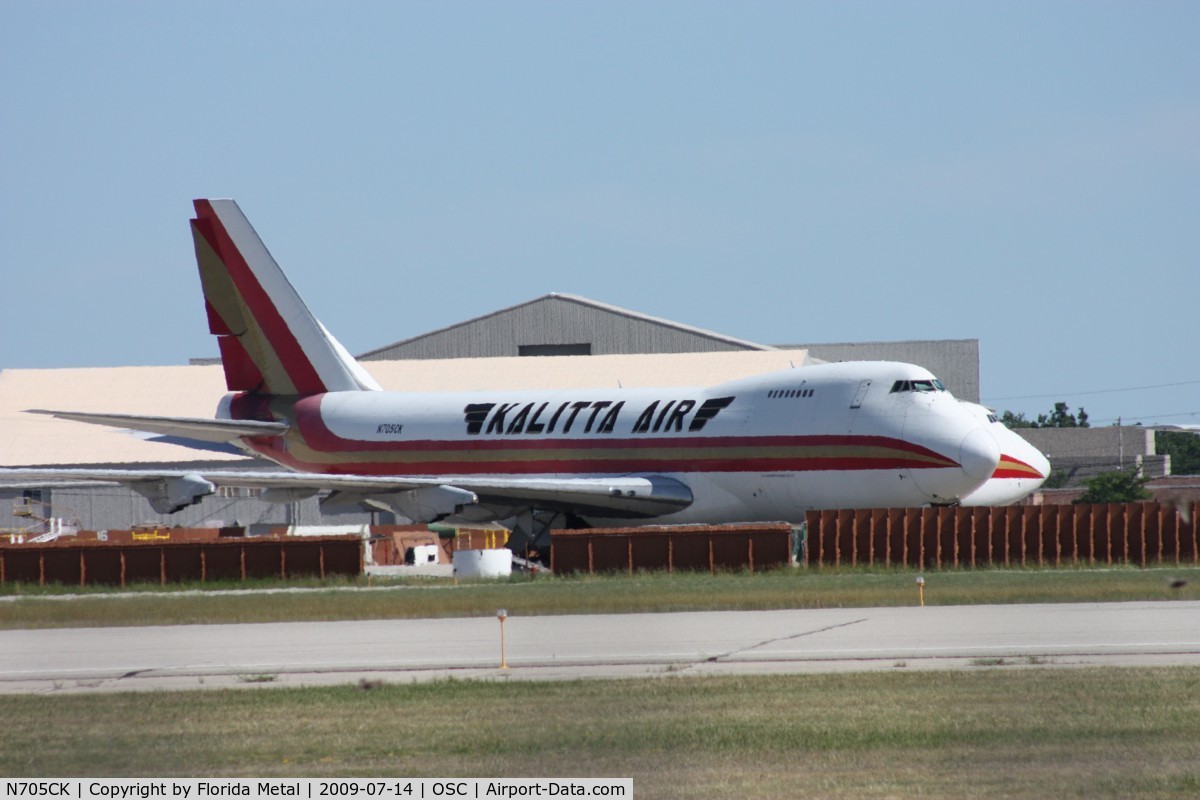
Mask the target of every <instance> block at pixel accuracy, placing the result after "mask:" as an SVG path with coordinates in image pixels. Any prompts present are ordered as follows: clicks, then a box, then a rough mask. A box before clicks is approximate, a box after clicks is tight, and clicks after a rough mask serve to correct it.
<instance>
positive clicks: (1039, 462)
mask: <svg viewBox="0 0 1200 800" xmlns="http://www.w3.org/2000/svg"><path fill="white" fill-rule="evenodd" d="M1033 452H1034V455H1035V456H1036V457H1035V458H1034V459H1033V460H1032V461H1031V462H1029V466H1031V467H1033V468H1034V469H1036V470H1037V471H1038V472H1039V473H1041V476H1042V480H1041V481H1039V482H1038V485H1039V486H1040V485H1041V484H1042V483H1045V481H1046V478H1049V477H1050V459H1048V458H1046V456H1045V454H1044V453H1042V451H1040V450H1034V451H1033Z"/></svg>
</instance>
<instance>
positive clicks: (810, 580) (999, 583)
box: [0, 567, 1200, 629]
mask: <svg viewBox="0 0 1200 800" xmlns="http://www.w3.org/2000/svg"><path fill="white" fill-rule="evenodd" d="M923 575H924V577H925V602H926V604H928V605H964V604H981V603H1060V602H1092V601H1095V602H1109V601H1121V600H1197V599H1200V568H1196V567H1190V568H1185V567H1179V568H1174V567H1172V568H1162V569H1140V568H1137V567H1123V568H1115V569H1066V570H1049V569H1009V570H1000V569H978V570H945V571H941V572H935V571H929V570H927V571H925V572H924V573H923ZM916 576H917V572H916V571H914V570H911V569H901V568H891V569H888V568H871V569H868V568H840V569H836V570H835V569H782V570H772V571H768V572H759V573H756V574H753V575H752V574H749V573H744V572H737V573H719V574H717V575H710V574H708V573H676V574H674V575H668V574H665V573H641V574H635V575H632V576H631V575H609V576H592V577H589V576H578V577H539V578H536V579H529V578H526V577H514V578H513V579H512V580H509V581H485V582H474V583H462V584H461V585H457V584H455V583H453V582H452V581H429V580H422V581H415V582H408V583H392V584H390V585H386V586H381V585H380V584H379V583H378V582H376V583H375V585H374V588H371V589H369V590H365V589H366V586H365V585H359V584H355V583H353V582H349V581H345V580H333V581H330V582H327V583H321V582H319V581H313V582H310V583H309V584H307V585H308V586H309V587H310V590H308V591H299V592H279V593H253V594H245V593H237V592H231V591H227V590H228V589H237V588H243V587H242V585H241V584H226V585H219V586H215V587H214V586H212V585H206V586H203V587H201V586H199V585H197V586H181V587H168V588H166V589H164V588H162V587H159V586H142V587H134V588H133V589H132V590H127V591H123V592H121V591H116V590H103V589H99V590H88V591H87V592H85V593H84V594H85V596H86V597H92V598H95V599H90V600H85V601H83V602H81V601H79V600H76V599H63V598H62V595H63V594H66V593H67V592H66V591H65V590H64V589H63V588H62V587H55V588H51V587H37V586H28V585H18V586H14V585H12V584H8V585H6V586H5V587H4V590H3V592H0V596H4V595H7V596H9V597H13V598H14V599H11V600H4V601H2V602H0V628H10V629H11V628H42V627H82V626H111V625H175V624H199V623H240V622H280V621H291V620H340V619H399V618H429V617H455V616H480V615H491V614H494V613H495V612H496V609H497V608H506V609H508V610H509V612H510V613H513V614H520V615H525V616H528V615H534V614H589V613H592V614H594V613H614V614H622V613H636V612H661V611H710V610H760V609H779V608H848V607H872V606H897V605H916V604H917V602H918V594H917V586H916ZM1176 579H1182V580H1185V581H1186V582H1187V583H1186V585H1184V586H1183V587H1181V588H1178V589H1173V588H1171V587H1170V586H1169V583H1170V581H1171V580H1176ZM363 584H365V581H364V582H363ZM255 586H256V587H257V588H280V587H284V586H294V584H280V583H258V584H255ZM189 590H193V591H189ZM194 590H200V591H194ZM74 591H75V592H76V593H78V591H79V590H77V589H76V590H74ZM18 595H19V597H18ZM101 598H103V599H101Z"/></svg>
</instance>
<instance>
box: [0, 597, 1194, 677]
mask: <svg viewBox="0 0 1200 800" xmlns="http://www.w3.org/2000/svg"><path fill="white" fill-rule="evenodd" d="M505 638H506V653H507V660H508V665H509V667H510V669H509V670H507V671H501V670H499V669H497V667H498V666H499V664H500V625H499V622H498V620H497V619H495V618H494V617H485V618H470V619H430V620H387V621H365V622H364V621H348V622H316V623H303V622H300V623H273V624H248V625H187V626H166V627H142V628H81V629H70V630H54V629H51V630H18V631H0V692H36V691H55V690H58V691H71V690H76V691H79V690H83V691H97V690H129V689H141V688H196V687H200V686H204V687H215V686H230V685H242V686H263V685H290V686H295V685H316V684H327V683H338V682H357V681H359V680H363V679H366V680H404V681H408V680H420V679H426V678H431V677H440V676H444V675H448V674H450V675H457V676H461V677H468V676H470V677H487V676H491V677H501V676H502V677H507V678H516V679H520V678H526V679H542V678H547V679H560V678H574V677H615V676H637V675H648V674H662V673H671V674H678V673H684V674H688V673H745V672H759V673H761V672H779V673H783V672H805V671H826V670H864V669H892V668H897V667H910V668H952V667H959V666H979V665H987V664H995V663H1006V664H1010V665H1032V664H1044V665H1051V664H1055V665H1066V664H1084V663H1108V664H1159V663H1173V664H1192V665H1200V602H1192V601H1187V602H1157V603H1151V602H1139V603H1081V604H1054V605H1004V606H950V607H927V608H850V609H822V610H799V611H741V612H735V611H729V612H706V613H677V614H627V615H594V616H545V617H509V619H508V621H507V623H506V625H505Z"/></svg>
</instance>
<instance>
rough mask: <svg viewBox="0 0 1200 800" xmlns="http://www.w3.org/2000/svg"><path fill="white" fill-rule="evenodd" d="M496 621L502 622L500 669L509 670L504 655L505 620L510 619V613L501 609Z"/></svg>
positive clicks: (497, 613)
mask: <svg viewBox="0 0 1200 800" xmlns="http://www.w3.org/2000/svg"><path fill="white" fill-rule="evenodd" d="M496 619H498V620H500V669H508V659H507V658H505V655H504V620H506V619H508V612H507V611H505V610H504V609H503V608H502V609H500V610H499V611H497V612H496Z"/></svg>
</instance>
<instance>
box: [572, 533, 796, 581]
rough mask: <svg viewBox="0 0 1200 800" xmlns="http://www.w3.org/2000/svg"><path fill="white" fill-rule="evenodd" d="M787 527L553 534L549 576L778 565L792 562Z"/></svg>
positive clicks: (753, 567)
mask: <svg viewBox="0 0 1200 800" xmlns="http://www.w3.org/2000/svg"><path fill="white" fill-rule="evenodd" d="M792 535H793V530H792V526H791V525H789V524H787V523H786V522H768V523H760V524H755V525H687V526H671V525H662V526H653V527H645V528H611V529H608V528H590V529H585V530H572V531H555V532H554V534H553V535H552V536H551V539H550V569H551V570H552V571H553V572H556V573H557V572H562V573H571V572H587V573H595V572H633V571H635V570H666V571H668V572H672V571H674V570H677V569H679V570H708V571H710V572H715V571H716V570H718V569H747V570H749V571H751V572H753V571H754V570H756V569H763V568H765V567H772V566H780V565H783V564H787V563H789V562H790V560H791V557H792Z"/></svg>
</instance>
